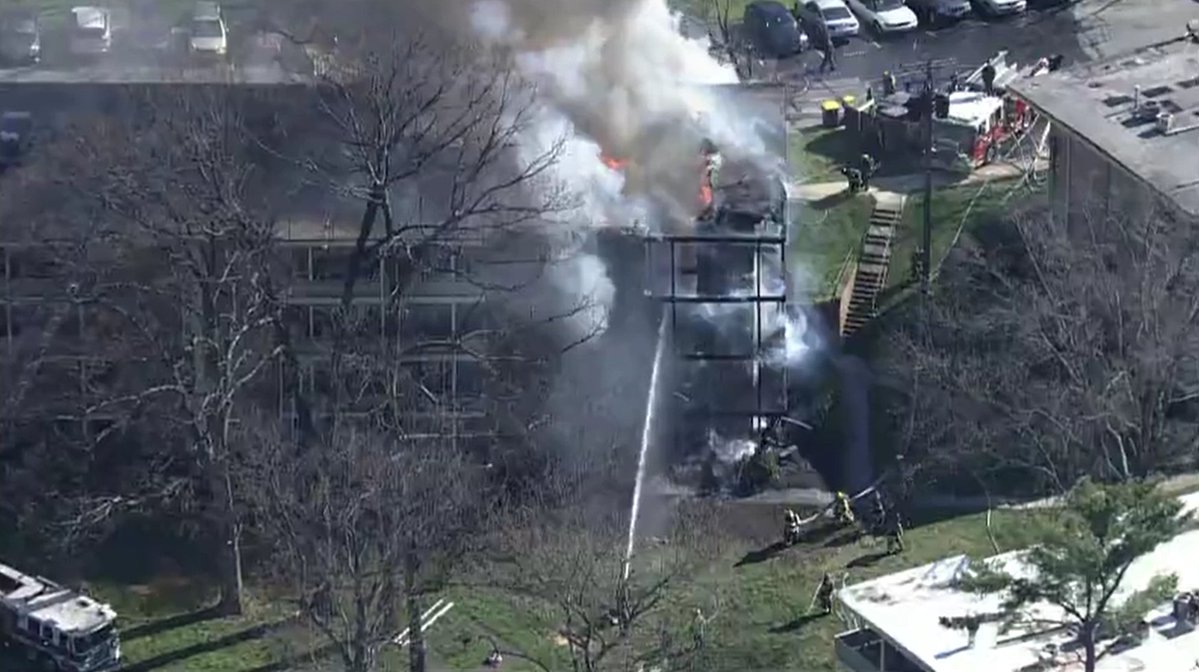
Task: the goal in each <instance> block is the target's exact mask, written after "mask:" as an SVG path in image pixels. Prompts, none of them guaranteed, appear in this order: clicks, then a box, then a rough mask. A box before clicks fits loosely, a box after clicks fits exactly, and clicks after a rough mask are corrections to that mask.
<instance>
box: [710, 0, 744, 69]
mask: <svg viewBox="0 0 1199 672" xmlns="http://www.w3.org/2000/svg"><path fill="white" fill-rule="evenodd" d="M732 11H733V2H732V1H731V0H712V14H713V15H714V16H715V20H716V28H717V30H718V31H720V35H719V36H716V35H710V36H709V39H710V41H711V42H712V45H713V47H714V48H717V49H719V50H720V51H721V52H722V53H723V55H724V57H725V58H727V59H728V62H729V63H730V64H732V66H733V69H734V70H736V72H737V74H738V75H739V76H740V77H742V78H743V79H751V78H752V77H753V74H754V71H753V66H754V56H753V54H752V53H751V52H750V49H749V48H748V46H747V45H746V43H745V40H744V38H743V37H742V36H741V35H740V34H739V33H740V30H741V27H740V26H738V25H736V24H734V23H733V20H732V18H731V14H732Z"/></svg>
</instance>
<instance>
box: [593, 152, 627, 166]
mask: <svg viewBox="0 0 1199 672" xmlns="http://www.w3.org/2000/svg"><path fill="white" fill-rule="evenodd" d="M600 161H603V162H604V165H605V166H607V167H609V168H611V169H612V170H624V169H625V166H628V165H629V160H628V159H618V158H615V157H612V156H608V155H607V154H600Z"/></svg>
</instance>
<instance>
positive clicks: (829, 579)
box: [816, 572, 835, 615]
mask: <svg viewBox="0 0 1199 672" xmlns="http://www.w3.org/2000/svg"><path fill="white" fill-rule="evenodd" d="M834 590H835V588H834V587H833V575H832V574H829V573H828V572H825V573H824V578H822V579H820V587H819V588H817V589H816V602H817V603H818V604H819V605H820V613H821V614H824V615H828V614H831V613H833V592H834Z"/></svg>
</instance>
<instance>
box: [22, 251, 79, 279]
mask: <svg viewBox="0 0 1199 672" xmlns="http://www.w3.org/2000/svg"><path fill="white" fill-rule="evenodd" d="M11 265H12V268H11V276H10V277H13V278H32V279H36V280H47V279H54V278H62V277H64V275H65V274H66V268H65V266H64V264H63V262H62V260H61V259H60V258H58V256H57V254H56V253H55V251H53V250H45V249H35V248H30V247H26V248H23V249H21V250H14V251H13V257H12V259H11Z"/></svg>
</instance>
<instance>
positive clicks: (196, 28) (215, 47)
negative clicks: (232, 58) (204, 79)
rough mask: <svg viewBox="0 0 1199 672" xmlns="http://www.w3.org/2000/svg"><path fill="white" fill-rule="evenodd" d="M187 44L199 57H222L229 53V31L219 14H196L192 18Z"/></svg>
mask: <svg viewBox="0 0 1199 672" xmlns="http://www.w3.org/2000/svg"><path fill="white" fill-rule="evenodd" d="M188 46H190V47H191V52H192V54H194V55H196V56H201V57H224V56H225V55H227V54H228V53H229V32H228V31H227V30H226V28H225V20H224V19H222V18H221V17H219V16H198V17H196V18H195V19H193V20H192V24H191V32H190V33H189V36H188Z"/></svg>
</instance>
